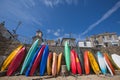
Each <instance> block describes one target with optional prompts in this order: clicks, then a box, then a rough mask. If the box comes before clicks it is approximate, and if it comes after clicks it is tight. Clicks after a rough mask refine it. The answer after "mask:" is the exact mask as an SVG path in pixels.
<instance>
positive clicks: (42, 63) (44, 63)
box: [40, 45, 49, 76]
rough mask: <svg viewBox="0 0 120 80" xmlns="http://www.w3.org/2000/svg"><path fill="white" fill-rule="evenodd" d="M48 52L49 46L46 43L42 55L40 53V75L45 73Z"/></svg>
mask: <svg viewBox="0 0 120 80" xmlns="http://www.w3.org/2000/svg"><path fill="white" fill-rule="evenodd" d="M48 54H49V48H48V45H46V47H45V49H44V52H43V55H42V59H41V63H40V75H41V76H43V75H44V73H45V69H46V65H47V58H48Z"/></svg>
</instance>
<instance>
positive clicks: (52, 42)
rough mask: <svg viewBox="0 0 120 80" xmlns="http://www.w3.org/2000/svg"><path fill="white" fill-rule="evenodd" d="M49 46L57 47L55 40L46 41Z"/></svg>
mask: <svg viewBox="0 0 120 80" xmlns="http://www.w3.org/2000/svg"><path fill="white" fill-rule="evenodd" d="M46 42H47V44H48V45H49V46H55V45H56V42H55V41H54V40H47V41H46Z"/></svg>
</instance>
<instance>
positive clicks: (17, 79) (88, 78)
mask: <svg viewBox="0 0 120 80" xmlns="http://www.w3.org/2000/svg"><path fill="white" fill-rule="evenodd" d="M0 80H120V75H115V76H110V75H107V76H105V75H99V76H98V75H82V76H66V77H64V76H58V77H56V78H54V77H52V78H51V77H50V76H43V77H41V76H32V77H26V76H10V77H9V76H4V77H0Z"/></svg>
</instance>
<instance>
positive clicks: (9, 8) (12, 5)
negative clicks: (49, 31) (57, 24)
mask: <svg viewBox="0 0 120 80" xmlns="http://www.w3.org/2000/svg"><path fill="white" fill-rule="evenodd" d="M21 1H22V2H19V3H17V2H14V0H13V1H10V0H6V1H4V2H3V3H2V5H1V8H0V9H1V11H3V13H4V14H2V13H1V15H3V16H4V15H8V14H9V15H12V16H14V17H15V18H16V19H19V20H21V21H23V22H25V23H29V24H37V25H39V26H41V25H42V23H41V22H40V20H38V18H36V17H35V16H34V15H32V14H31V13H30V12H29V11H27V9H26V7H27V6H28V5H32V6H35V2H34V0H24V3H26V4H28V5H26V7H23V5H22V4H21V3H23V0H21ZM27 1H28V2H27ZM23 8H24V9H23ZM6 12H7V13H6ZM9 17H10V16H9Z"/></svg>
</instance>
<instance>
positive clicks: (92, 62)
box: [88, 51, 101, 74]
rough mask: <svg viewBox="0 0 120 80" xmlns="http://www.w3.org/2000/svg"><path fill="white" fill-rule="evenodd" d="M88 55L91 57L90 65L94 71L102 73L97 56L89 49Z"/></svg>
mask: <svg viewBox="0 0 120 80" xmlns="http://www.w3.org/2000/svg"><path fill="white" fill-rule="evenodd" d="M88 57H89V61H90V65H91V67H92V69H93V71H94V72H95V74H100V73H101V71H100V69H99V66H98V63H97V61H96V60H95V57H94V56H93V54H92V53H91V52H90V51H89V53H88Z"/></svg>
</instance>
